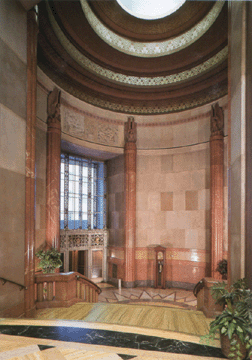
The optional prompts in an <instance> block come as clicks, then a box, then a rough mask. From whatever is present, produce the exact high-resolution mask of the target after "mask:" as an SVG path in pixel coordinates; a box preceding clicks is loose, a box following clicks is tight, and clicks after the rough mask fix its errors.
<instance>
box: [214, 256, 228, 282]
mask: <svg viewBox="0 0 252 360" xmlns="http://www.w3.org/2000/svg"><path fill="white" fill-rule="evenodd" d="M215 271H218V272H219V273H220V274H221V275H222V280H227V260H226V259H222V260H220V261H219V262H218V264H217V268H216V269H215Z"/></svg>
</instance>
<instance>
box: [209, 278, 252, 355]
mask: <svg viewBox="0 0 252 360" xmlns="http://www.w3.org/2000/svg"><path fill="white" fill-rule="evenodd" d="M211 293H212V296H213V298H214V299H215V300H216V303H218V304H223V306H224V310H223V312H222V313H221V314H220V315H218V316H217V317H216V318H215V320H214V321H212V322H211V323H210V330H209V333H208V334H207V335H205V336H203V337H202V340H206V341H207V343H209V341H210V340H214V338H215V336H216V334H218V333H220V340H221V350H222V352H223V354H224V355H225V356H227V357H228V358H229V359H234V360H242V359H244V358H245V357H246V353H247V351H248V352H249V356H252V339H251V337H252V292H251V290H250V289H248V287H247V285H246V280H245V279H240V280H238V281H237V282H236V283H234V284H233V285H232V286H231V287H230V288H229V289H228V288H227V285H226V284H225V283H224V282H223V283H217V284H215V285H214V286H213V287H212V289H211Z"/></svg>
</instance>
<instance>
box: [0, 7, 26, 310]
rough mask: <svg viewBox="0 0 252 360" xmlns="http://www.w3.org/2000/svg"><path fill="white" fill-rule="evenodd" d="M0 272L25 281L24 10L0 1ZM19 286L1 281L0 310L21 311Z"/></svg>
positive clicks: (21, 292)
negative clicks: (3, 283)
mask: <svg viewBox="0 0 252 360" xmlns="http://www.w3.org/2000/svg"><path fill="white" fill-rule="evenodd" d="M0 18H1V21H0V77H1V82H0V129H1V131H0V212H1V215H0V229H1V232H0V264H1V271H0V276H1V277H4V278H7V279H9V280H12V281H14V282H18V283H20V284H24V247H25V246H24V241H25V150H26V148H25V144H26V140H25V139H26V66H27V65H26V64H27V61H26V12H25V11H24V10H23V8H22V7H21V5H20V4H19V3H18V2H17V1H15V0H2V1H1V2H0ZM23 302H24V290H22V291H20V289H19V287H18V286H16V285H13V284H10V283H7V284H5V285H2V283H1V284H0V315H1V316H10V315H11V316H19V315H21V314H22V313H23V311H24V304H23Z"/></svg>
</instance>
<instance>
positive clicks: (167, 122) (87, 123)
mask: <svg viewBox="0 0 252 360" xmlns="http://www.w3.org/2000/svg"><path fill="white" fill-rule="evenodd" d="M55 82H56V79H55ZM38 86H39V87H40V88H41V89H42V90H43V91H44V92H45V93H49V89H48V88H47V87H46V86H45V85H44V84H43V83H42V82H41V81H38ZM63 88H64V87H63V86H62V89H63ZM225 95H226V92H225V93H224V95H223V96H225ZM223 96H219V98H221V97H223ZM61 104H62V105H63V111H64V112H65V111H66V109H67V111H68V114H69V113H71V114H72V113H76V114H79V116H81V117H82V118H83V122H84V117H85V132H86V131H87V130H88V133H91V128H94V126H93V121H92V120H91V121H90V119H94V120H98V121H100V122H103V123H107V124H113V125H119V126H124V124H125V121H126V118H125V121H123V120H115V119H109V118H107V117H102V116H98V115H95V114H93V113H91V112H90V111H86V110H82V109H79V108H77V107H75V106H73V105H71V104H70V103H69V102H68V101H67V100H65V99H64V98H63V97H62V99H61ZM227 108H228V105H227V104H224V105H222V109H223V110H227ZM105 111H106V110H105ZM140 115H142V114H140ZM64 116H65V115H64ZM71 116H73V117H75V115H71ZM210 116H211V110H209V111H207V112H203V113H202V114H199V115H197V116H192V117H188V118H183V119H176V120H165V119H164V120H163V121H162V120H161V121H160V120H159V121H155V122H154V121H153V122H146V123H138V124H137V126H138V127H156V126H170V125H177V124H182V123H186V122H193V121H198V120H203V119H205V118H207V117H210ZM89 118H90V119H89ZM136 120H137V119H136ZM93 135H94V136H95V133H94V132H93Z"/></svg>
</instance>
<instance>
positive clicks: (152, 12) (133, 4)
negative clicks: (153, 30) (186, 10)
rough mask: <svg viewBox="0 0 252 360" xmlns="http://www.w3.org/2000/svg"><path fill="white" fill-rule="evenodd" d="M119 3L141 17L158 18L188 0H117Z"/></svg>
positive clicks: (172, 11)
mask: <svg viewBox="0 0 252 360" xmlns="http://www.w3.org/2000/svg"><path fill="white" fill-rule="evenodd" d="M116 1H117V2H118V4H119V5H120V6H121V7H122V8H123V9H124V10H125V11H127V12H128V13H129V14H130V15H133V16H135V17H137V18H140V19H145V20H156V19H160V18H163V17H165V16H168V15H170V14H172V13H174V12H175V11H176V10H178V9H179V8H180V7H181V6H182V5H183V4H184V3H185V2H186V0H116Z"/></svg>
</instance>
